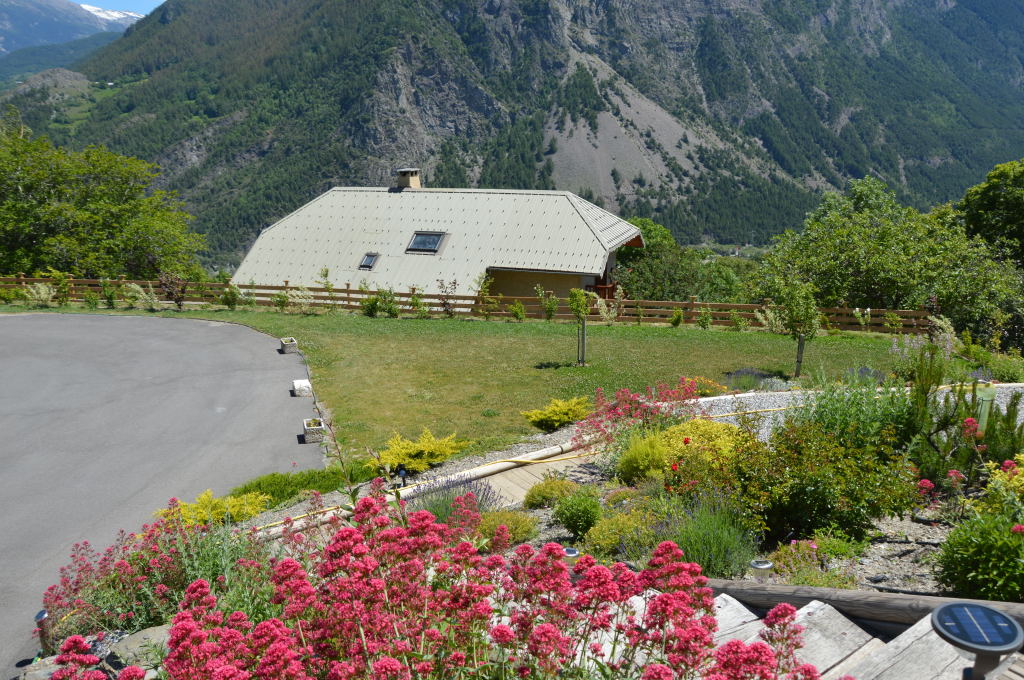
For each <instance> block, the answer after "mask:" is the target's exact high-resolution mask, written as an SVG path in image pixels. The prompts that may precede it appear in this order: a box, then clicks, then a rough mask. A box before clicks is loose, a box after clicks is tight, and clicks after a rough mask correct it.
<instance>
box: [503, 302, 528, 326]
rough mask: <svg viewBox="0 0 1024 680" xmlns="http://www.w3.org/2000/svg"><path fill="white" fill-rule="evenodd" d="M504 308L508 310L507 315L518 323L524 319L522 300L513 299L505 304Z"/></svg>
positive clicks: (524, 310) (524, 307)
mask: <svg viewBox="0 0 1024 680" xmlns="http://www.w3.org/2000/svg"><path fill="white" fill-rule="evenodd" d="M505 309H506V310H508V313H509V316H511V317H512V318H513V319H515V320H516V321H518V322H519V323H522V322H523V321H526V305H524V304H523V301H522V300H515V301H513V302H511V303H509V304H508V305H506V306H505Z"/></svg>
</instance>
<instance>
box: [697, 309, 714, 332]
mask: <svg viewBox="0 0 1024 680" xmlns="http://www.w3.org/2000/svg"><path fill="white" fill-rule="evenodd" d="M713 321H714V317H713V316H712V315H711V310H710V309H708V308H707V307H701V308H700V309H699V310H697V318H696V319H694V323H696V324H697V328H700V329H701V330H705V331H707V330H711V324H712V322H713Z"/></svg>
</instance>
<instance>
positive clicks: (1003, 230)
mask: <svg viewBox="0 0 1024 680" xmlns="http://www.w3.org/2000/svg"><path fill="white" fill-rule="evenodd" d="M957 208H958V209H959V210H961V211H962V212H963V218H964V224H965V225H966V226H967V231H968V233H971V234H977V235H979V236H981V237H982V238H984V239H985V240H987V241H989V242H991V243H1000V242H1008V244H1009V245H1010V246H1011V247H1012V249H1013V252H1014V256H1015V257H1016V259H1017V261H1018V262H1021V261H1024V159H1022V160H1019V161H1010V162H1009V163H1001V164H999V165H997V166H996V167H995V168H993V169H992V172H990V173H988V176H986V177H985V181H984V182H982V183H981V184H978V185H975V186H973V187H971V188H970V189H968V190H967V193H966V194H964V198H963V200H962V201H960V203H959V204H958V205H957Z"/></svg>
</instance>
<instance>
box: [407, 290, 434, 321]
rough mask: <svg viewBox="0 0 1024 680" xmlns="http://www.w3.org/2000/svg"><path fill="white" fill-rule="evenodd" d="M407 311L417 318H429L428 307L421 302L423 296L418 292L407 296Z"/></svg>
mask: <svg viewBox="0 0 1024 680" xmlns="http://www.w3.org/2000/svg"><path fill="white" fill-rule="evenodd" d="M409 311H410V312H412V315H413V316H414V317H416V318H417V319H429V318H430V307H428V306H427V304H426V303H425V302H423V296H421V295H420V294H419V293H415V292H414V293H413V294H412V295H410V296H409Z"/></svg>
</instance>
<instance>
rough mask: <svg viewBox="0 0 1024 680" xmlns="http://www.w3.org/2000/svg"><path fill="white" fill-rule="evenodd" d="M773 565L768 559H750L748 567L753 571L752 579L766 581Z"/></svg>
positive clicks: (759, 581) (760, 581)
mask: <svg viewBox="0 0 1024 680" xmlns="http://www.w3.org/2000/svg"><path fill="white" fill-rule="evenodd" d="M773 566H775V565H773V564H772V563H771V561H770V560H750V569H751V570H752V571H753V572H754V580H755V581H757V582H758V583H768V577H769V576H771V574H772V567H773Z"/></svg>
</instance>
